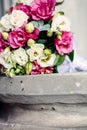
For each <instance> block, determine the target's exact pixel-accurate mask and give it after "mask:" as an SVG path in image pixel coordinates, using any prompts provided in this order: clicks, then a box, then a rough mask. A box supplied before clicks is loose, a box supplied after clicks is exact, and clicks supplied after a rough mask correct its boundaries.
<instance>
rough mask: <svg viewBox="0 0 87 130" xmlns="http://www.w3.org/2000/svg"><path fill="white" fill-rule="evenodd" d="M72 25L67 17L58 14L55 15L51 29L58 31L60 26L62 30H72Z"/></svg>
mask: <svg viewBox="0 0 87 130" xmlns="http://www.w3.org/2000/svg"><path fill="white" fill-rule="evenodd" d="M70 25H71V24H70V21H69V19H68V18H67V17H65V16H64V15H59V14H56V15H54V17H53V20H52V27H51V29H52V31H58V28H59V29H60V30H61V31H70Z"/></svg>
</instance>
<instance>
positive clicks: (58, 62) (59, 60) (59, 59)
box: [53, 54, 65, 66]
mask: <svg viewBox="0 0 87 130" xmlns="http://www.w3.org/2000/svg"><path fill="white" fill-rule="evenodd" d="M64 60H65V56H61V55H58V54H57V55H56V58H55V61H54V64H53V66H58V65H61V64H62V63H63V62H64Z"/></svg>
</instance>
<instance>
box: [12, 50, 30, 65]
mask: <svg viewBox="0 0 87 130" xmlns="http://www.w3.org/2000/svg"><path fill="white" fill-rule="evenodd" d="M14 59H15V62H16V63H18V64H19V65H21V66H24V65H25V64H26V62H27V61H28V55H27V54H26V51H25V50H24V49H23V48H19V49H17V50H15V51H14Z"/></svg>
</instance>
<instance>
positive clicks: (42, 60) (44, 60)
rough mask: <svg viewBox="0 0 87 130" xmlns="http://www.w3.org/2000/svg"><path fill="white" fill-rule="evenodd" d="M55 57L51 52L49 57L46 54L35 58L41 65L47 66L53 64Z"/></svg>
mask: <svg viewBox="0 0 87 130" xmlns="http://www.w3.org/2000/svg"><path fill="white" fill-rule="evenodd" d="M55 58H56V55H55V54H52V55H51V56H50V57H49V58H48V57H47V56H44V57H41V58H39V59H38V60H37V63H38V64H39V65H40V66H41V67H49V66H53V63H54V60H55Z"/></svg>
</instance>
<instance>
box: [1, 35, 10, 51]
mask: <svg viewBox="0 0 87 130" xmlns="http://www.w3.org/2000/svg"><path fill="white" fill-rule="evenodd" d="M8 45H9V43H8V42H7V41H5V40H4V39H3V37H2V34H1V33H0V52H2V51H3V50H4V49H5V48H6V47H7V46H8Z"/></svg>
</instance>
